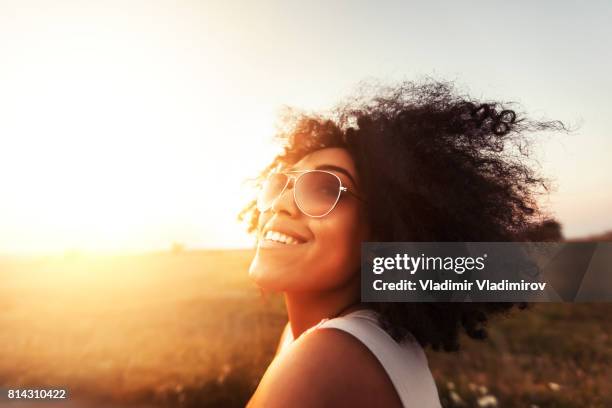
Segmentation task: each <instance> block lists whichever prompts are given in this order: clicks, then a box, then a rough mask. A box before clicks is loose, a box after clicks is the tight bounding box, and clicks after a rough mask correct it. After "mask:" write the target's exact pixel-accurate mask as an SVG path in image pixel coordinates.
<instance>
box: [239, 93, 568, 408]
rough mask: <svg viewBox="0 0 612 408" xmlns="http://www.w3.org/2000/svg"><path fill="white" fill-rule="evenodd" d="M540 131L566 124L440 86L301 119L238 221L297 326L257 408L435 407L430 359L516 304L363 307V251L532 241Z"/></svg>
mask: <svg viewBox="0 0 612 408" xmlns="http://www.w3.org/2000/svg"><path fill="white" fill-rule="evenodd" d="M542 129H563V125H562V124H560V123H557V122H535V121H530V120H527V119H525V118H522V117H518V116H517V114H516V113H515V112H514V111H513V110H510V109H507V108H506V107H503V106H502V105H501V104H499V103H491V102H487V103H482V102H478V101H475V100H472V99H468V98H467V97H461V96H458V95H457V94H456V92H455V90H454V89H453V87H452V86H451V85H450V84H448V83H442V82H435V81H429V82H425V83H411V82H407V83H402V84H400V85H398V86H397V87H394V88H391V89H380V90H379V91H378V93H377V94H375V95H374V96H373V97H372V98H365V99H363V98H362V99H359V98H357V102H351V103H350V104H348V105H345V106H341V107H340V108H338V109H337V110H336V111H335V112H334V115H333V116H330V117H329V118H325V117H321V116H313V115H311V116H308V115H303V116H300V115H298V116H297V117H295V118H294V121H293V122H292V123H291V126H289V127H288V130H287V131H286V132H285V133H282V134H281V135H280V138H281V140H283V141H284V146H285V150H284V152H283V153H281V154H280V155H278V156H277V157H276V158H275V160H274V161H273V163H271V164H270V165H269V166H268V167H267V168H266V169H264V171H263V172H262V174H261V176H260V178H259V181H260V193H259V197H258V199H257V200H256V201H253V202H251V203H250V204H249V205H248V206H247V207H246V208H245V210H244V211H243V213H242V214H241V215H242V216H243V217H246V216H249V215H250V221H251V224H250V229H251V231H253V232H255V234H256V235H257V240H258V246H257V251H256V254H255V257H254V259H253V261H252V263H251V267H250V270H249V273H250V276H251V278H252V279H253V281H254V282H255V283H256V284H258V285H259V286H261V287H262V288H264V289H265V290H271V291H277V292H283V293H284V295H285V304H286V307H287V312H288V316H289V322H288V323H287V326H286V328H285V331H284V333H283V336H282V338H281V340H280V343H279V348H278V352H277V356H276V358H275V359H274V361H273V362H272V364H271V365H270V367H269V368H268V370H267V371H266V373H265V375H264V377H263V378H262V380H261V382H260V384H259V387H258V388H257V390H256V392H255V394H254V395H253V397H252V399H251V401H250V406H252V407H284V406H297V407H319V406H352V407H370V406H385V407H393V406H397V407H399V406H404V407H438V406H439V405H440V402H439V399H438V394H437V390H436V387H435V384H434V381H433V378H432V375H431V373H430V370H429V367H428V364H427V360H426V358H425V354H424V353H423V348H424V347H427V346H431V347H432V348H434V349H440V348H442V349H445V350H456V349H457V348H458V347H459V344H458V336H459V333H460V331H461V330H464V331H465V332H466V333H467V335H468V336H470V337H473V338H480V339H481V338H484V337H485V335H486V332H485V331H484V328H483V325H484V324H485V323H486V321H487V319H488V317H489V316H490V315H492V314H495V313H499V312H501V311H505V310H508V309H510V308H511V307H512V306H513V305H512V304H511V303H453V304H446V303H368V304H365V303H361V302H360V274H359V268H360V248H361V243H362V242H364V241H376V242H385V241H426V242H427V241H429V242H435V241H515V240H520V239H522V236H523V235H522V234H523V232H524V231H525V230H526V228H529V226H531V225H532V224H533V223H534V222H537V220H538V215H539V212H538V208H537V206H536V202H535V199H534V195H535V194H536V193H537V192H538V191H540V188H541V187H545V183H544V181H543V179H541V178H540V177H538V176H537V175H536V174H535V173H534V172H533V171H532V169H531V168H530V167H529V166H528V165H526V164H525V163H524V160H523V159H525V158H527V156H526V149H525V145H524V144H525V142H526V138H525V133H526V132H528V131H533V130H542ZM324 329H327V330H324Z"/></svg>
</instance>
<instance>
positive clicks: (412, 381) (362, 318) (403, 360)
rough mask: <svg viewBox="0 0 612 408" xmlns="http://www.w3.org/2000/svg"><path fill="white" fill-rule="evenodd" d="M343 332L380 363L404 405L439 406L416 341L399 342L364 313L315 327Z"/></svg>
mask: <svg viewBox="0 0 612 408" xmlns="http://www.w3.org/2000/svg"><path fill="white" fill-rule="evenodd" d="M322 328H334V329H339V330H342V331H345V332H347V333H349V334H351V335H353V336H354V337H356V338H357V339H358V340H359V341H361V342H362V343H363V344H364V345H365V346H366V347H367V348H368V349H369V350H370V351H371V352H372V353H373V354H374V356H376V358H377V359H378V361H380V363H381V364H382V366H383V367H384V369H385V371H386V372H387V374H388V375H389V378H390V379H391V382H392V383H393V385H394V386H395V389H396V391H397V393H398V395H399V397H400V399H401V401H402V404H403V406H404V407H436V408H437V407H440V401H439V399H438V392H437V389H436V386H435V383H434V382H433V378H432V376H431V372H430V371H429V367H428V365H427V358H426V357H425V353H424V352H423V349H422V348H421V346H420V345H419V344H418V343H416V341H415V340H410V339H409V340H407V341H406V342H404V343H401V345H400V344H398V343H397V342H396V341H395V340H393V338H392V337H391V336H389V334H388V333H387V332H386V331H384V330H383V329H382V328H381V327H380V326H379V325H378V324H377V323H376V322H375V317H371V316H370V315H367V314H366V313H358V312H355V313H351V314H349V315H347V316H344V317H340V318H335V319H331V320H326V321H324V322H322V323H321V324H319V325H318V326H317V329H322Z"/></svg>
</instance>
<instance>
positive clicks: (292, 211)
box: [272, 179, 300, 217]
mask: <svg viewBox="0 0 612 408" xmlns="http://www.w3.org/2000/svg"><path fill="white" fill-rule="evenodd" d="M293 185H294V180H293V179H290V180H289V183H287V187H285V189H284V190H283V191H282V193H281V194H280V195H279V196H278V198H277V199H276V200H274V203H272V211H273V212H275V213H280V212H285V213H287V215H289V216H291V217H295V216H297V215H299V213H300V210H299V208H298V207H297V204H296V203H295V200H294V197H293Z"/></svg>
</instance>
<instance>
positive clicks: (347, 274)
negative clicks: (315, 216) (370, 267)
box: [312, 225, 360, 289]
mask: <svg viewBox="0 0 612 408" xmlns="http://www.w3.org/2000/svg"><path fill="white" fill-rule="evenodd" d="M329 227H330V228H329V231H327V233H326V234H321V235H320V236H325V237H326V239H321V240H318V242H317V246H318V248H317V250H316V251H314V252H313V259H312V263H313V264H315V265H317V267H316V268H314V270H316V275H317V276H316V278H315V279H316V281H318V285H321V286H322V287H321V289H331V288H335V287H338V286H342V285H343V284H345V283H346V282H347V281H348V280H350V279H351V278H352V277H353V275H354V274H355V273H358V272H359V264H360V259H359V247H360V243H357V245H356V241H355V239H354V235H353V231H352V229H350V228H347V226H346V225H344V228H343V229H342V230H340V229H333V226H332V225H330V226H329Z"/></svg>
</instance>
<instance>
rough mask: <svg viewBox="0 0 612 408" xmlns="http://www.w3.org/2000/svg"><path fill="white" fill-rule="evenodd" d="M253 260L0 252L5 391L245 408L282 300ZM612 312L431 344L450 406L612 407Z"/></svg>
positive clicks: (550, 310)
mask: <svg viewBox="0 0 612 408" xmlns="http://www.w3.org/2000/svg"><path fill="white" fill-rule="evenodd" d="M251 256H252V252H251V251H206V252H189V251H188V252H182V253H153V254H146V255H124V256H85V255H79V254H72V255H67V256H63V257H39V258H8V257H5V258H0V282H1V284H0V328H1V330H0V388H2V387H4V388H8V387H12V388H14V387H27V386H30V387H43V386H47V387H51V386H65V387H68V388H69V390H70V392H71V398H74V399H76V400H78V401H83V404H86V405H88V406H90V407H101V406H103V404H107V405H108V404H110V405H112V406H168V407H239V406H243V405H244V403H245V402H246V400H247V399H248V397H249V396H250V395H251V393H252V392H253V390H254V389H255V387H256V385H257V382H258V380H259V378H260V377H261V375H262V374H263V372H264V370H265V368H266V366H267V364H268V363H269V362H270V360H271V358H272V355H273V352H274V349H275V347H276V342H277V340H278V337H279V334H280V332H281V330H282V326H283V325H284V324H285V322H286V315H285V312H284V309H283V304H282V299H281V298H280V297H278V296H273V297H267V298H262V297H261V296H260V294H259V293H258V291H257V290H256V289H255V288H254V287H253V286H252V285H251V284H250V283H249V281H248V278H247V272H246V271H247V268H248V263H249V261H250V257H251ZM611 314H612V304H573V305H571V304H567V305H564V304H543V305H538V306H534V307H532V308H531V309H530V310H527V311H522V312H515V313H513V314H511V315H510V316H509V317H507V318H503V319H500V320H498V321H495V322H493V323H492V324H491V328H490V339H489V340H487V341H486V342H484V343H482V342H474V341H469V340H467V339H466V340H465V341H464V348H463V350H462V351H460V352H458V353H451V354H445V353H437V352H432V351H428V356H429V362H430V367H431V369H432V372H433V373H434V376H435V378H436V381H437V384H438V389H439V391H440V395H441V398H442V400H443V403H444V405H445V406H447V407H458V406H482V407H486V406H502V407H505V406H510V407H514V406H517V407H536V406H537V407H542V408H543V407H611V406H612V392H611V384H612V319H610V315H611ZM0 401H1V399H0ZM83 404H80V406H84V405H83ZM1 405H2V402H0V406H1ZM11 406H12V405H11ZM15 406H18V405H15ZM33 406H34V405H33ZM35 406H40V405H35ZM54 406H56V407H59V406H60V405H57V404H55V405H54Z"/></svg>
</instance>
